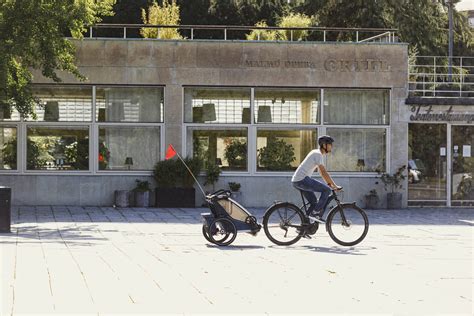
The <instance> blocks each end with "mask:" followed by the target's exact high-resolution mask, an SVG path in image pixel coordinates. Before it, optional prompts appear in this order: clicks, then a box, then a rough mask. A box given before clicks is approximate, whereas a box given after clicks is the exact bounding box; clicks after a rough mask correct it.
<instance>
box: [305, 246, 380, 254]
mask: <svg viewBox="0 0 474 316" xmlns="http://www.w3.org/2000/svg"><path fill="white" fill-rule="evenodd" d="M303 247H304V248H307V249H308V250H312V251H315V252H322V253H331V254H338V255H353V256H366V255H367V253H366V252H367V251H370V250H375V249H377V248H376V247H357V246H354V247H350V248H342V247H338V246H333V247H320V246H303Z"/></svg>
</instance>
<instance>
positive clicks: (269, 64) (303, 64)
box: [245, 59, 316, 68]
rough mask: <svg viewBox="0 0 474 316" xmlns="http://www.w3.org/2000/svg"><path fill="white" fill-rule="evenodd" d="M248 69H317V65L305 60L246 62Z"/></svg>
mask: <svg viewBox="0 0 474 316" xmlns="http://www.w3.org/2000/svg"><path fill="white" fill-rule="evenodd" d="M245 66H247V67H262V68H280V67H284V68H316V64H315V63H313V62H311V61H304V60H278V59H277V60H246V61H245Z"/></svg>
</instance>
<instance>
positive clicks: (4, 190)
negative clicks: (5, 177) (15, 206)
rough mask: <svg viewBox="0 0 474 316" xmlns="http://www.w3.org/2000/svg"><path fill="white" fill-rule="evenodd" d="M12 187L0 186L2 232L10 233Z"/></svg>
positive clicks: (0, 223) (0, 224)
mask: <svg viewBox="0 0 474 316" xmlns="http://www.w3.org/2000/svg"><path fill="white" fill-rule="evenodd" d="M11 198H12V189H11V188H9V187H2V186H0V233H10V232H11V231H10V226H11Z"/></svg>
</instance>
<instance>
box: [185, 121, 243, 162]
mask: <svg viewBox="0 0 474 316" xmlns="http://www.w3.org/2000/svg"><path fill="white" fill-rule="evenodd" d="M191 139H192V146H190V145H191V144H189V145H188V148H191V147H192V149H193V155H194V156H198V157H200V158H201V160H202V161H203V163H204V165H206V164H207V163H214V164H216V165H218V166H219V167H221V169H222V170H227V171H246V170H247V157H248V155H247V147H248V145H247V129H236V130H227V129H226V130H222V129H212V130H202V129H196V128H189V129H188V140H191ZM189 154H190V153H189Z"/></svg>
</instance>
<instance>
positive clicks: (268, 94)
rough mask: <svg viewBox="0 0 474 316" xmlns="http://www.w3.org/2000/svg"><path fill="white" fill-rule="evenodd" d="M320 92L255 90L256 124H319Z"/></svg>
mask: <svg viewBox="0 0 474 316" xmlns="http://www.w3.org/2000/svg"><path fill="white" fill-rule="evenodd" d="M319 103H320V93H319V90H308V89H306V90H284V89H255V122H256V123H266V124H269V123H276V124H278V123H279V124H318V123H319V112H320V111H319Z"/></svg>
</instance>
